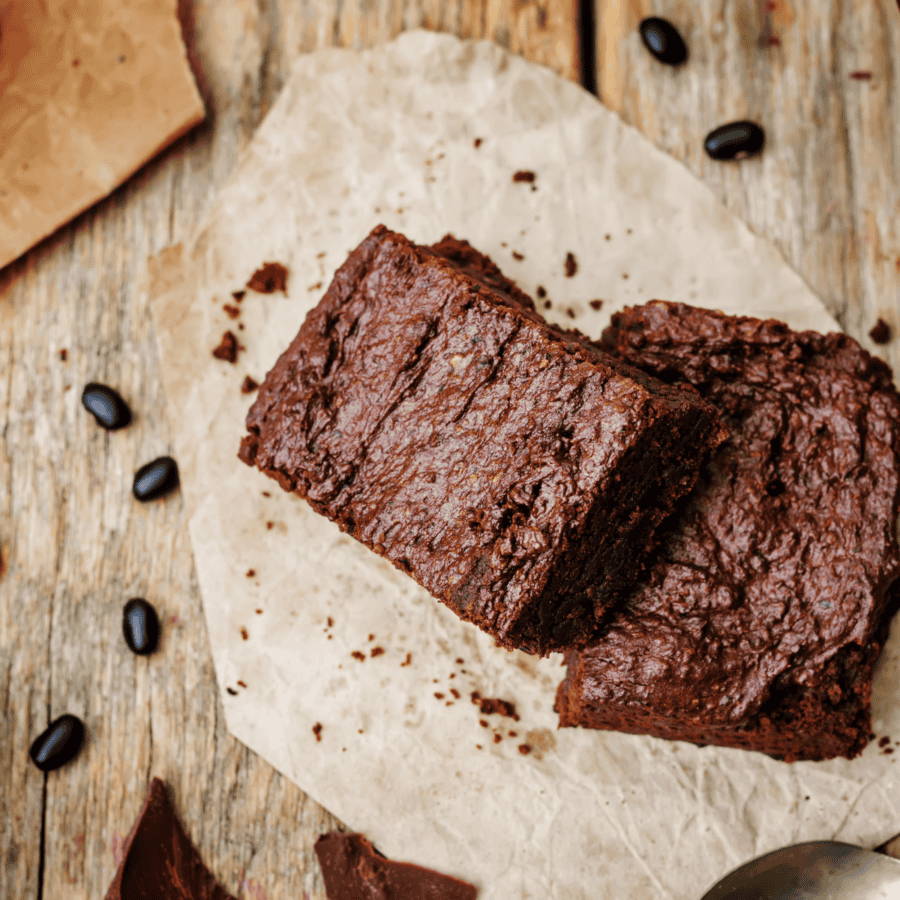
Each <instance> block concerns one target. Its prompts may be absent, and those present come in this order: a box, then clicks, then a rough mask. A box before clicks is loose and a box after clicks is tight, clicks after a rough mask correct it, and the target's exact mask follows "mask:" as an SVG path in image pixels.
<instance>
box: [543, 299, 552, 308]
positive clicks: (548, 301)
mask: <svg viewBox="0 0 900 900" xmlns="http://www.w3.org/2000/svg"><path fill="white" fill-rule="evenodd" d="M552 306H553V301H551V300H545V301H544V309H550V308H551V307H552Z"/></svg>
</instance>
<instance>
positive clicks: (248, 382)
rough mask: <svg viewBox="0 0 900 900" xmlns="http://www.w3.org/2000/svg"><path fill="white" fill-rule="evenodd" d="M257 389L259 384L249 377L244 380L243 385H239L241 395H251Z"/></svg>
mask: <svg viewBox="0 0 900 900" xmlns="http://www.w3.org/2000/svg"><path fill="white" fill-rule="evenodd" d="M258 389H259V382H258V381H256V379H254V378H251V377H250V376H249V375H248V376H247V377H246V378H245V379H244V383H243V384H242V385H241V393H242V394H252V393H253V392H254V391H255V390H258Z"/></svg>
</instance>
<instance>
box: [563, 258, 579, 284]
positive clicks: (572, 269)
mask: <svg viewBox="0 0 900 900" xmlns="http://www.w3.org/2000/svg"><path fill="white" fill-rule="evenodd" d="M565 266H566V278H571V277H572V276H573V275H574V274H575V273H576V272H577V271H578V260H577V259H575V254H574V253H567V254H566V263H565Z"/></svg>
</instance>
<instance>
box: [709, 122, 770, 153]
mask: <svg viewBox="0 0 900 900" xmlns="http://www.w3.org/2000/svg"><path fill="white" fill-rule="evenodd" d="M765 142H766V136H765V133H764V132H763V130H762V128H760V127H759V125H757V124H756V123H755V122H729V123H728V124H727V125H720V126H719V127H718V128H715V129H713V130H712V131H711V132H710V133H709V134H708V135H707V136H706V140H705V141H704V143H703V146H704V147H705V148H706V152H707V153H708V154H709V155H710V156H711V157H712V158H713V159H743V158H744V157H745V156H752V155H753V154H754V153H759V151H760V150H762V148H763V144H764V143H765Z"/></svg>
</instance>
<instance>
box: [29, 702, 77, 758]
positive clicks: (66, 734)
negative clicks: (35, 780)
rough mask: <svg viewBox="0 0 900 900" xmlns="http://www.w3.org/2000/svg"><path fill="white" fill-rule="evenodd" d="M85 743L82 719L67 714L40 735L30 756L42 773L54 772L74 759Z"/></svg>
mask: <svg viewBox="0 0 900 900" xmlns="http://www.w3.org/2000/svg"><path fill="white" fill-rule="evenodd" d="M83 741H84V725H83V724H82V721H81V719H79V718H78V717H77V716H73V715H69V714H68V713H67V714H66V715H63V716H60V717H59V718H58V719H56V720H54V721H53V722H51V723H50V724H49V725H48V726H47V729H46V730H45V731H43V732H42V733H41V734H40V735H38V737H37V738H36V739H35V741H34V743H33V744H32V745H31V749H30V750H29V751H28V755H29V756H30V757H31V761H32V762H33V763H34V764H35V765H36V766H37V767H38V768H39V769H40V770H41V771H42V772H52V771H53V769H58V768H59V767H60V766H64V765H65V764H66V763H67V762H69V760H71V759H73V758H74V757H75V754H77V753H78V751H79V750H80V749H81V744H82V742H83Z"/></svg>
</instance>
